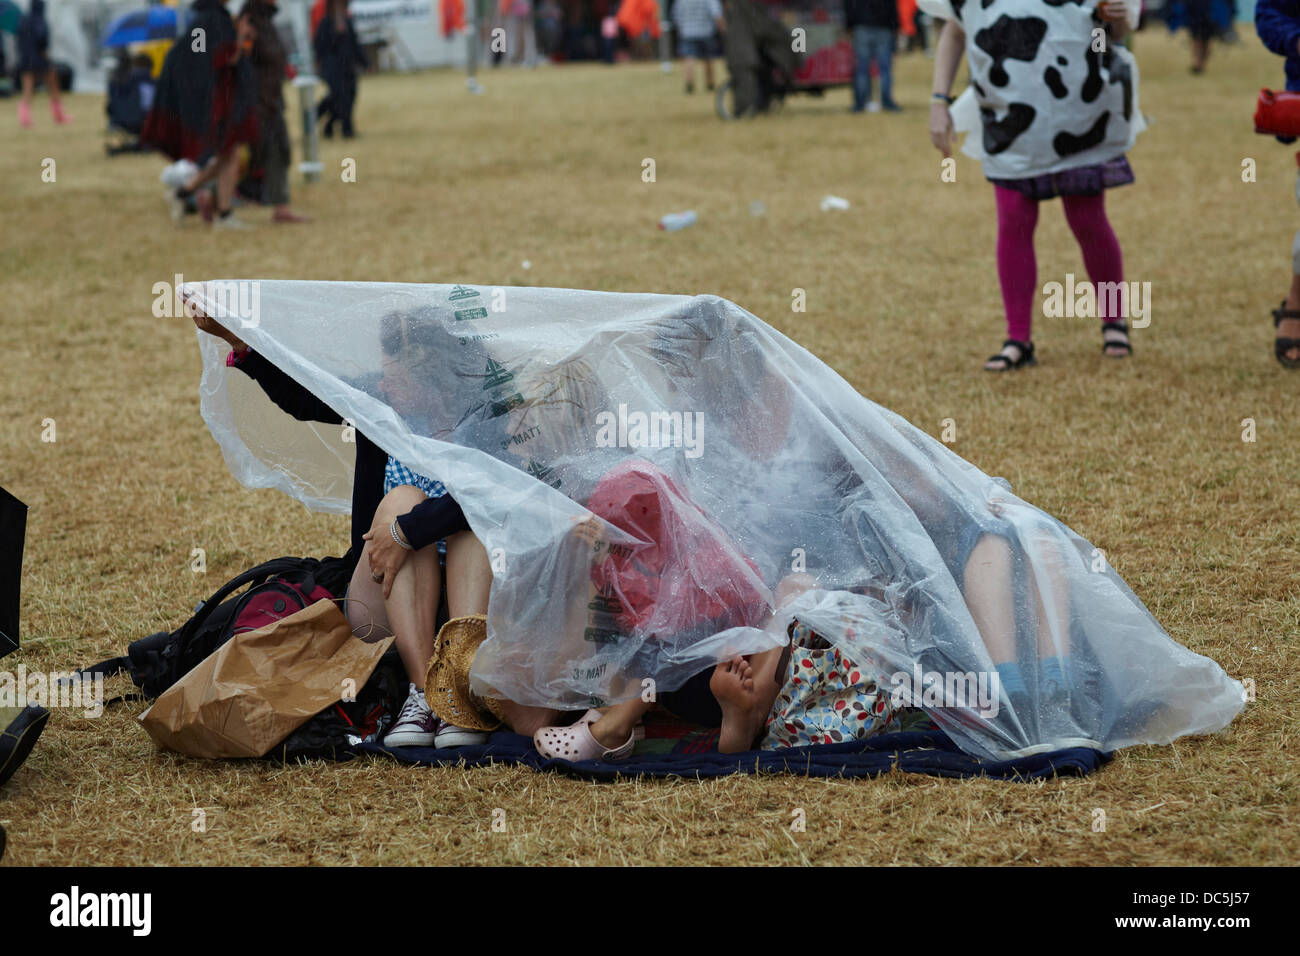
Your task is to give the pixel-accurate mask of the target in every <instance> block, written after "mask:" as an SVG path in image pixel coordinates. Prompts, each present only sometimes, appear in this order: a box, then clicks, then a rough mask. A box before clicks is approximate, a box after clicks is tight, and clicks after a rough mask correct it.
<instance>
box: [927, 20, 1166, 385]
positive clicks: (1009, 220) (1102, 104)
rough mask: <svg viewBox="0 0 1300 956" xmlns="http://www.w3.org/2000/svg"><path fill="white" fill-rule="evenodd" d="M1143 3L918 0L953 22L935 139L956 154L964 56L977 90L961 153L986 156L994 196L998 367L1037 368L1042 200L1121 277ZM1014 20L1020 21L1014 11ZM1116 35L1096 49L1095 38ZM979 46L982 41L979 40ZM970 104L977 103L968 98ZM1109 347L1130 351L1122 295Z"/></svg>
mask: <svg viewBox="0 0 1300 956" xmlns="http://www.w3.org/2000/svg"><path fill="white" fill-rule="evenodd" d="M1135 2H1136V0H1110V2H1103V3H1101V4H1100V5H1095V10H1094V9H1093V6H1094V5H1093V4H1091V3H1090V2H1089V0H1084V3H1083V4H1082V5H1076V4H1064V5H1052V4H1045V3H1042V2H1041V0H1003V2H1000V3H998V4H996V9H991V10H990V9H988V5H987V4H983V3H981V4H975V3H969V2H968V3H955V4H950V3H949V2H948V0H921V7H922V8H923V9H925V10H926V12H927V13H929V14H931V15H932V16H936V17H942V18H944V19H945V20H946V21H947V22H946V23H945V24H944V28H943V32H942V34H941V35H940V37H939V43H938V50H937V52H936V55H935V64H934V93H933V95H932V97H931V109H930V139H931V141H932V142H933V143H934V145H935V147H936V148H937V149H939V151H940V152H942V153H943V155H944V157H945V158H947V157H948V156H950V155H951V144H952V138H953V130H954V125H953V117H952V114H951V113H950V112H949V105H950V104H952V98H951V97H950V96H949V95H948V94H949V90H950V88H951V86H952V82H953V79H954V77H955V76H956V73H957V67H958V65H959V63H960V62H961V57H962V53H963V51H964V52H965V53H966V55H967V58H968V60H969V61H970V73H971V88H970V89H969V90H967V91H966V93H965V94H964V95H963V97H962V101H963V102H959V103H958V104H957V105H958V108H959V109H961V108H963V107H972V109H970V110H968V111H966V112H965V113H964V114H963V120H965V118H966V117H967V116H971V115H973V114H974V110H973V107H974V106H975V105H976V103H977V104H978V114H979V117H980V118H979V121H978V122H970V123H965V125H964V126H963V129H966V130H968V131H969V132H970V133H971V136H969V137H968V138H967V141H966V144H965V147H964V151H965V152H966V153H967V154H968V155H974V156H978V157H979V158H981V159H982V162H983V168H984V175H985V177H986V178H987V179H989V181H991V182H992V183H993V188H994V193H995V195H996V197H997V214H998V239H997V263H998V279H999V282H1000V284H1001V287H1002V302H1003V308H1004V310H1005V315H1006V325H1007V337H1006V340H1005V341H1004V342H1003V345H1002V350H1001V351H1000V352H999V353H998V354H996V355H993V356H991V357H990V358H989V359H988V361H987V362H985V365H984V368H985V369H986V370H987V371H990V372H1005V371H1008V370H1011V369H1018V368H1022V367H1024V366H1026V365H1034V364H1037V358H1036V357H1035V355H1034V344H1033V340H1032V338H1031V326H1032V312H1033V309H1034V306H1035V302H1034V299H1035V296H1036V295H1037V293H1038V277H1037V263H1036V262H1035V258H1034V227H1035V226H1036V225H1037V222H1038V204H1039V203H1040V202H1041V201H1042V200H1044V199H1052V198H1055V197H1057V196H1059V197H1061V202H1062V204H1063V205H1064V207H1065V218H1066V221H1067V222H1068V223H1069V225H1070V229H1071V231H1072V232H1073V233H1074V237H1075V239H1076V240H1077V241H1078V243H1079V248H1080V250H1081V251H1082V252H1083V260H1084V264H1085V266H1086V267H1087V270H1088V277H1089V278H1090V279H1091V280H1092V281H1093V282H1094V283H1102V282H1106V283H1110V282H1116V283H1118V282H1120V281H1122V279H1123V274H1124V269H1123V258H1122V255H1121V252H1120V246H1119V241H1118V240H1117V239H1116V237H1115V233H1114V231H1113V230H1112V229H1111V226H1110V222H1109V220H1108V219H1107V217H1106V199H1105V190H1106V189H1110V188H1112V187H1115V186H1122V185H1124V184H1126V183H1131V182H1133V170H1132V168H1131V167H1130V166H1129V163H1128V160H1127V159H1126V158H1125V156H1124V152H1125V150H1127V149H1128V148H1130V147H1131V146H1132V144H1133V141H1134V139H1136V137H1137V134H1138V133H1139V132H1141V130H1142V129H1143V128H1144V126H1145V124H1144V122H1143V120H1142V116H1141V113H1140V111H1139V110H1138V105H1137V68H1136V63H1135V62H1134V61H1133V59H1132V56H1131V55H1130V54H1129V53H1128V51H1127V50H1124V49H1123V48H1122V47H1120V46H1119V42H1118V41H1119V40H1120V39H1121V38H1122V36H1123V35H1124V34H1125V33H1126V32H1127V29H1128V27H1129V26H1130V25H1132V24H1133V23H1134V22H1135V21H1136V8H1135V7H1134V6H1133V4H1134V3H1135ZM1012 14H1018V15H1015V16H1013V15H1012ZM1103 24H1104V25H1105V26H1106V28H1107V30H1108V38H1107V39H1106V41H1105V42H1104V44H1102V46H1103V49H1102V50H1101V51H1096V50H1094V49H1093V48H1094V47H1095V46H1097V43H1096V41H1095V39H1094V37H1095V33H1094V31H1095V30H1096V28H1097V27H1098V26H1099V25H1103ZM977 39H978V42H976V41H977ZM971 100H973V101H975V102H971ZM1098 300H1099V301H1098V314H1099V316H1100V318H1101V321H1102V342H1103V345H1102V351H1103V352H1104V354H1106V355H1108V356H1110V357H1112V358H1123V357H1125V356H1127V355H1129V354H1131V353H1132V351H1133V349H1132V345H1131V344H1130V342H1129V336H1128V324H1127V323H1126V322H1125V321H1124V316H1122V315H1115V314H1112V313H1113V312H1115V311H1117V310H1116V309H1115V308H1114V307H1115V305H1116V302H1115V301H1114V298H1113V297H1101V296H1099V297H1098Z"/></svg>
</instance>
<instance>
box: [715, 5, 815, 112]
mask: <svg viewBox="0 0 1300 956" xmlns="http://www.w3.org/2000/svg"><path fill="white" fill-rule="evenodd" d="M724 10H725V11H726V20H725V22H726V24H727V31H726V33H725V34H724V35H723V37H724V39H723V53H724V54H725V56H726V58H727V72H728V73H730V74H731V84H732V96H733V99H734V104H735V105H734V111H735V115H736V116H738V117H739V116H751V115H753V114H755V113H764V112H766V111H767V109H768V107H769V106H770V105H771V101H772V97H773V95H774V94H776V93H778V92H779V91H778V89H777V86H776V83H775V82H774V79H773V70H777V71H779V72H780V73H781V74H783V75H784V76H786V77H791V76H793V75H794V72H795V70H796V69H798V66H799V55H798V54H796V53H795V52H794V51H793V50H792V49H791V43H790V31H789V30H787V29H786V28H785V27H783V26H782V25H781V24H780V23H778V22H777V21H776V20H774V19H773V18H772V17H771V15H770V14H768V12H767V11H766V10H765V9H762V8H761V7H760V6H759V5H758V4H756V3H754V2H753V0H726V2H725V4H724Z"/></svg>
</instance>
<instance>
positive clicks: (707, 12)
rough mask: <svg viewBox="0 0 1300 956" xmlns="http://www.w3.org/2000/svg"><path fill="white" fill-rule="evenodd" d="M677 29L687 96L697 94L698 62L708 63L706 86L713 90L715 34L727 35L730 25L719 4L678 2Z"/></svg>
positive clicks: (705, 0)
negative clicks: (684, 64)
mask: <svg viewBox="0 0 1300 956" xmlns="http://www.w3.org/2000/svg"><path fill="white" fill-rule="evenodd" d="M673 23H674V25H675V26H676V28H677V54H678V55H679V56H681V57H682V58H684V59H685V60H686V68H685V72H686V92H687V93H694V92H695V62H696V61H697V60H703V61H704V84H705V86H707V87H708V88H709V89H710V90H711V89H713V60H712V59H710V57H709V53H710V49H709V48H710V47H711V46H712V45H713V31H714V30H715V29H716V30H717V31H718V32H719V33H725V32H726V29H727V21H726V20H725V19H723V16H722V4H721V3H720V2H719V0H677V2H676V3H675V4H674V5H673Z"/></svg>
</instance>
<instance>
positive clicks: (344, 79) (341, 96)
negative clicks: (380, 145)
mask: <svg viewBox="0 0 1300 956" xmlns="http://www.w3.org/2000/svg"><path fill="white" fill-rule="evenodd" d="M313 46H314V47H315V50H316V71H317V72H318V73H319V74H320V77H321V79H323V80H324V81H325V83H326V85H327V86H328V87H329V95H328V96H326V97H325V99H323V100H321V103H320V106H319V107H317V109H316V115H317V116H318V117H326V116H328V117H329V118H328V119H327V120H326V121H325V138H326V139H330V138H332V137H333V136H334V123H335V122H336V121H337V122H338V123H339V125H340V126H342V127H343V138H344V139H351V138H352V137H353V136H355V135H356V130H355V129H353V127H352V110H353V108H354V107H355V105H356V101H357V71H358V69H365V68H366V67H367V66H369V63H368V62H367V61H366V53H365V51H364V50H362V49H361V43H360V42H359V41H358V40H357V31H356V29H355V28H354V27H353V25H352V17H351V16H349V15H348V0H329V3H328V6H327V8H326V11H325V16H324V17H322V18H321V21H320V24H319V25H318V26H317V27H316V37H315V42H314V43H313Z"/></svg>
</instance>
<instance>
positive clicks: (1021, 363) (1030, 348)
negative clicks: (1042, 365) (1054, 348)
mask: <svg viewBox="0 0 1300 956" xmlns="http://www.w3.org/2000/svg"><path fill="white" fill-rule="evenodd" d="M1008 345H1014V346H1015V347H1016V348H1018V349H1019V350H1020V357H1019V358H1017V359H1015V360H1014V361H1013V360H1012V359H1011V358H1010V357H1008V356H1006V355H1003V354H1002V353H1001V352H999V353H998V354H997V355H990V356H989V357H988V359H987V360H986V361H985V362H984V371H986V372H1011V371H1014V370H1015V369H1018V368H1024V367H1025V366H1026V365H1037V364H1038V359H1036V358H1035V357H1034V343H1033V342H1021V341H1019V340H1018V339H1007V340H1006V341H1005V342H1003V343H1002V347H1003V348H1004V349H1005V348H1006V347H1007V346H1008ZM989 362H1001V363H1002V364H1001V365H1000V366H998V367H997V368H989Z"/></svg>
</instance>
